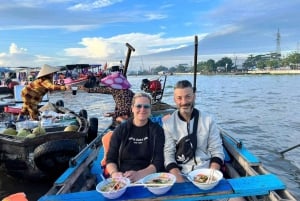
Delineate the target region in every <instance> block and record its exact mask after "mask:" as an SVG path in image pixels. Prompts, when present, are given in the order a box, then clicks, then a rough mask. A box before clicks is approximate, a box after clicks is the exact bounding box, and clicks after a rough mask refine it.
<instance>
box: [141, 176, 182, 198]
mask: <svg viewBox="0 0 300 201" xmlns="http://www.w3.org/2000/svg"><path fill="white" fill-rule="evenodd" d="M175 182H176V177H175V176H174V175H173V174H170V173H154V174H150V175H148V176H146V177H145V178H144V179H143V184H145V186H146V187H147V189H148V190H149V191H150V192H152V193H153V194H155V195H161V194H165V193H166V192H168V191H169V190H170V189H171V188H172V186H173V185H174V183H175Z"/></svg>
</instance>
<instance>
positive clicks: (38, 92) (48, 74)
mask: <svg viewBox="0 0 300 201" xmlns="http://www.w3.org/2000/svg"><path fill="white" fill-rule="evenodd" d="M59 70H60V69H59V68H55V67H52V66H49V65H47V64H45V65H43V67H42V68H41V70H40V72H39V74H38V75H37V77H36V78H37V79H36V80H34V81H32V82H30V83H29V84H28V85H25V86H24V88H23V90H22V100H23V106H22V110H21V112H20V114H19V117H18V119H20V117H21V116H22V115H29V116H30V119H31V120H38V115H39V111H38V105H39V104H40V102H41V101H42V99H43V96H44V95H45V94H46V93H48V92H49V91H56V90H68V89H70V86H62V85H55V84H53V74H54V73H55V72H57V71H59Z"/></svg>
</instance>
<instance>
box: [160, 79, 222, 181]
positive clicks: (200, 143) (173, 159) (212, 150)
mask: <svg viewBox="0 0 300 201" xmlns="http://www.w3.org/2000/svg"><path fill="white" fill-rule="evenodd" d="M195 99H196V95H195V93H194V91H193V87H192V84H191V83H190V82H189V81H188V80H182V81H179V82H177V83H176V85H175V87H174V101H175V103H176V106H177V110H176V111H175V112H173V114H172V115H171V116H170V117H169V118H167V119H166V120H165V121H164V122H163V129H164V133H165V146H164V157H165V168H166V170H167V171H169V172H170V173H172V174H174V175H175V176H176V179H177V182H184V181H185V179H184V177H183V176H182V173H184V174H187V173H189V172H190V171H192V170H194V169H198V168H212V169H217V170H219V169H220V168H221V166H222V164H223V161H224V152H223V146H222V139H221V137H220V132H219V130H218V127H217V125H216V123H215V122H214V120H213V119H212V117H211V116H209V115H206V114H204V113H203V112H201V111H198V110H197V109H196V108H194V105H195ZM195 122H197V125H196V127H195V128H194V124H195ZM187 136H189V138H190V140H191V141H190V142H189V146H190V144H191V143H192V145H193V146H190V147H188V149H185V148H184V146H183V145H184V141H185V140H186V139H187ZM182 139H183V140H182ZM192 147H195V149H193V148H192Z"/></svg>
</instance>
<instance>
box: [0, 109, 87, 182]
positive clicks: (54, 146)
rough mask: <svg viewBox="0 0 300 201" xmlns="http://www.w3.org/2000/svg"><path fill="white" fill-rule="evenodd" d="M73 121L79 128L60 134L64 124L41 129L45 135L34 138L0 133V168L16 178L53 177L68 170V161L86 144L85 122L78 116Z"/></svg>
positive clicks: (38, 178)
mask: <svg viewBox="0 0 300 201" xmlns="http://www.w3.org/2000/svg"><path fill="white" fill-rule="evenodd" d="M58 108H59V109H60V111H63V112H72V111H70V110H68V109H66V108H63V107H58ZM70 122H71V121H70ZM72 122H74V121H72ZM76 122H77V124H78V125H79V126H78V130H77V131H64V129H65V127H66V126H65V125H61V126H53V127H47V128H45V130H46V134H43V135H38V136H36V137H34V138H26V137H25V138H24V137H18V136H14V135H7V134H3V133H0V166H1V169H3V170H4V171H5V172H7V174H9V175H11V176H14V177H17V178H24V179H30V180H40V179H55V178H57V177H58V176H59V175H60V174H62V172H63V171H64V170H65V169H67V168H68V166H69V160H70V159H71V158H72V157H74V156H75V155H76V154H78V153H79V151H80V150H81V149H83V148H84V147H85V146H86V145H87V143H88V142H87V138H88V131H89V122H88V121H87V119H86V118H83V117H81V116H80V115H76Z"/></svg>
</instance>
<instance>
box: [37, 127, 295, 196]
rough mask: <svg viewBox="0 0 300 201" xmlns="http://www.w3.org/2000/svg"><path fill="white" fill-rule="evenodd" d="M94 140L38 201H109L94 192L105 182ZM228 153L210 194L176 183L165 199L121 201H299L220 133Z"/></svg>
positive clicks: (138, 191)
mask: <svg viewBox="0 0 300 201" xmlns="http://www.w3.org/2000/svg"><path fill="white" fill-rule="evenodd" d="M106 132H107V130H105V131H103V133H102V134H101V135H99V136H98V137H97V138H95V139H94V140H93V141H92V142H91V143H90V144H89V145H88V146H87V147H86V148H85V149H83V150H82V151H81V152H80V153H79V154H78V155H77V156H75V157H74V158H72V159H71V161H70V167H69V168H68V169H67V170H66V171H65V172H64V173H63V174H62V175H61V176H60V177H59V178H58V179H57V180H56V181H55V182H54V184H53V186H52V187H51V188H50V190H49V191H48V192H47V193H46V194H45V195H43V196H42V197H41V198H40V199H39V201H49V200H51V201H64V200H66V201H67V200H99V201H100V200H107V199H106V198H104V197H103V196H102V195H101V194H100V193H98V192H97V191H96V190H95V188H96V185H97V184H98V183H99V182H101V181H102V178H103V177H101V174H102V173H103V171H102V169H101V166H100V164H101V160H102V158H103V154H104V149H103V146H102V141H101V139H102V137H103V136H104V135H105V134H106ZM220 134H221V136H222V139H223V145H224V151H225V153H226V158H225V168H224V173H223V174H224V178H223V179H222V180H221V181H220V183H219V184H218V185H217V186H216V187H214V188H213V189H211V190H200V189H199V188H197V187H195V186H194V185H193V184H192V183H191V182H185V183H175V184H174V186H172V188H171V190H170V191H169V192H167V193H166V194H163V195H154V194H151V193H150V192H149V191H148V190H147V188H144V187H141V186H132V187H130V188H128V189H127V191H126V192H125V193H124V194H123V195H122V196H121V197H120V198H119V199H120V200H216V199H224V198H236V197H238V198H240V199H242V200H246V201H266V200H268V201H283V200H285V201H296V198H295V197H294V196H293V195H292V194H291V193H290V192H289V191H288V189H287V188H286V185H285V184H284V183H283V181H282V180H280V178H279V177H278V176H276V175H275V174H272V173H270V172H268V171H267V170H266V169H265V168H264V167H263V165H262V163H261V161H260V160H259V158H258V157H256V156H255V155H253V154H252V153H251V152H250V151H249V150H248V149H247V148H246V147H245V146H244V144H243V143H242V142H240V141H237V140H235V139H234V138H233V137H231V135H230V134H229V133H228V132H227V131H224V130H223V129H220Z"/></svg>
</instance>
